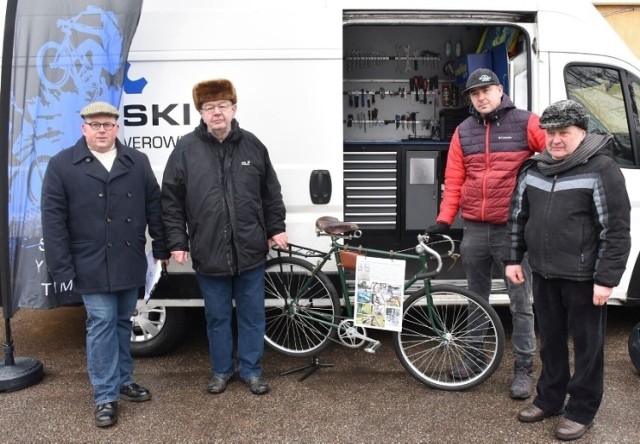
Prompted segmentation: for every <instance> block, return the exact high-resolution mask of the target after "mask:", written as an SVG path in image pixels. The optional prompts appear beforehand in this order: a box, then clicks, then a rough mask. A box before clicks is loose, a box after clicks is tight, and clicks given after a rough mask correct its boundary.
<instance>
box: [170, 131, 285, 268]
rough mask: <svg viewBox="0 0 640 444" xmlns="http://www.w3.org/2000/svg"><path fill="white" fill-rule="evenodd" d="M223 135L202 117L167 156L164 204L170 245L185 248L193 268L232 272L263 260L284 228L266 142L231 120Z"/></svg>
mask: <svg viewBox="0 0 640 444" xmlns="http://www.w3.org/2000/svg"><path fill="white" fill-rule="evenodd" d="M232 125H233V128H232V131H231V132H230V133H229V135H228V136H227V138H226V139H225V140H224V141H223V142H222V143H220V142H219V141H218V140H217V139H216V138H215V137H213V135H212V134H210V133H208V132H207V127H206V125H205V124H204V123H203V122H202V121H201V122H200V125H199V126H198V127H196V128H195V130H194V131H193V132H191V133H189V134H187V135H185V136H184V137H182V138H181V139H180V140H179V141H178V143H177V144H176V147H175V149H174V150H173V152H172V153H171V155H170V156H169V160H168V161H167V166H166V169H165V171H164V176H163V179H162V210H163V219H164V224H165V228H166V230H167V246H168V248H169V250H170V251H190V252H191V260H192V263H193V268H194V270H195V271H197V272H199V273H202V274H204V275H209V276H218V277H222V276H232V275H234V274H235V273H242V272H243V271H246V270H250V269H252V268H255V267H257V266H259V265H261V264H262V263H264V262H265V260H266V255H267V253H268V243H267V241H268V239H269V238H270V237H272V236H273V235H275V234H278V233H282V232H284V231H285V206H284V202H283V200H282V194H281V191H280V183H279V181H278V178H277V176H276V173H275V171H274V169H273V166H272V165H271V160H270V159H269V153H268V152H267V149H266V147H265V146H264V145H263V144H262V142H260V140H258V138H257V137H256V136H254V135H253V134H252V133H250V132H248V131H245V130H242V129H240V127H239V125H238V123H237V121H236V120H235V119H234V120H233V121H232Z"/></svg>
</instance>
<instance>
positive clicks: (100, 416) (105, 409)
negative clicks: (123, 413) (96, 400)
mask: <svg viewBox="0 0 640 444" xmlns="http://www.w3.org/2000/svg"><path fill="white" fill-rule="evenodd" d="M93 414H94V416H95V419H96V425H97V426H98V427H109V426H111V425H114V424H115V423H116V421H117V420H118V403H117V402H115V401H114V402H106V403H104V404H100V405H97V406H96V409H95V411H94V412H93Z"/></svg>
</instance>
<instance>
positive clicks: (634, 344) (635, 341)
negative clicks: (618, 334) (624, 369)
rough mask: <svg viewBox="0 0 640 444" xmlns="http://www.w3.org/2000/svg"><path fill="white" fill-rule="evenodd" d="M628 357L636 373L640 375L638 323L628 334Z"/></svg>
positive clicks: (639, 325) (639, 326)
mask: <svg viewBox="0 0 640 444" xmlns="http://www.w3.org/2000/svg"><path fill="white" fill-rule="evenodd" d="M629 357H630V358H631V363H632V364H633V366H634V367H635V368H636V372H638V373H640V322H638V323H637V324H636V325H635V326H634V327H633V328H632V329H631V333H629Z"/></svg>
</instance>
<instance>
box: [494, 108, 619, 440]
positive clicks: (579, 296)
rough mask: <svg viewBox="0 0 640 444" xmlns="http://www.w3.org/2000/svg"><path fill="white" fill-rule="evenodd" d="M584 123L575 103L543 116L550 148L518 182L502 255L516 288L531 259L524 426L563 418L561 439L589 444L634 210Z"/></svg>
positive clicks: (600, 140)
mask: <svg viewBox="0 0 640 444" xmlns="http://www.w3.org/2000/svg"><path fill="white" fill-rule="evenodd" d="M588 124H589V115H588V114H587V111H586V110H585V108H584V107H583V106H582V105H580V104H579V103H578V102H575V101H573V100H561V101H559V102H556V103H554V104H552V105H550V106H549V107H548V108H547V109H545V110H544V112H543V113H542V116H540V127H541V128H544V129H545V132H546V146H547V148H546V149H545V150H544V151H543V152H542V153H540V155H538V156H535V157H533V158H532V159H531V160H530V161H529V162H528V163H527V164H526V165H525V166H524V167H523V170H522V172H521V173H520V176H519V177H518V183H517V184H516V188H515V192H514V195H513V199H512V200H511V207H510V208H509V221H508V225H507V235H508V236H507V242H505V252H504V262H505V264H506V271H505V272H506V275H507V277H508V278H509V279H510V280H511V281H512V282H514V283H516V284H517V283H520V282H522V281H523V272H522V267H521V265H520V263H521V261H522V258H523V255H524V253H525V252H527V253H528V255H529V263H530V264H531V270H532V275H533V301H534V307H535V311H536V318H537V319H538V326H539V330H540V343H541V347H540V358H541V360H542V372H541V374H540V378H539V379H538V385H537V395H536V397H535V399H534V400H533V403H532V404H530V405H528V406H527V407H525V408H524V409H522V410H521V411H520V414H519V415H518V419H519V420H520V421H522V422H527V423H529V422H538V421H541V420H543V419H545V418H546V417H549V416H553V415H561V414H563V413H564V417H563V418H562V419H561V420H560V422H559V423H558V426H557V428H556V436H557V437H558V438H559V439H562V440H572V439H577V438H580V437H581V436H582V435H584V433H585V432H586V431H587V430H588V429H589V427H591V425H592V424H593V420H594V418H595V416H596V412H597V411H598V408H599V407H600V403H601V401H602V395H603V391H604V338H605V326H606V320H607V308H606V307H607V305H606V304H607V300H608V299H609V296H610V295H611V292H612V290H613V287H615V286H616V285H618V284H619V283H620V279H621V277H622V274H623V273H624V270H625V266H626V263H627V258H628V256H629V249H630V248H631V237H630V232H629V225H630V212H631V204H630V202H629V196H628V195H627V190H626V187H625V181H624V176H623V175H622V172H621V171H620V168H618V165H617V164H616V162H615V161H614V160H613V159H612V158H611V150H612V146H613V143H614V142H613V137H612V136H611V135H610V134H595V133H589V132H587V128H588ZM569 338H572V340H573V353H574V358H575V359H574V361H575V362H574V371H573V375H572V374H571V371H570V365H569V361H570V357H569V347H568V344H567V342H568V340H569ZM567 395H569V400H568V401H566V406H565V400H566V397H567Z"/></svg>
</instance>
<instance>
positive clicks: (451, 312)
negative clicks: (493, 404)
mask: <svg viewBox="0 0 640 444" xmlns="http://www.w3.org/2000/svg"><path fill="white" fill-rule="evenodd" d="M431 295H432V297H433V301H434V305H433V306H434V310H433V312H430V310H428V309H427V308H428V305H427V303H426V301H427V300H426V297H425V291H424V289H421V290H418V291H417V292H415V293H413V294H411V295H409V297H408V298H407V299H406V301H405V302H404V306H403V317H402V331H400V332H394V333H393V335H392V340H393V346H394V349H395V351H396V354H397V355H398V359H399V360H400V362H401V363H402V365H403V366H404V368H405V369H406V370H407V371H408V372H409V374H411V376H413V377H414V378H416V379H417V380H418V381H420V382H422V383H423V384H426V385H427V386H429V387H431V388H435V389H439V390H447V391H456V390H465V389H469V388H472V387H475V386H477V385H479V384H482V383H483V382H484V381H486V380H487V379H488V378H489V377H490V376H491V375H492V374H493V373H494V372H495V371H496V369H497V368H498V366H499V365H500V361H501V360H502V355H503V353H504V342H505V339H504V328H503V327H502V322H501V321H500V318H499V316H498V314H497V313H496V311H495V310H494V309H493V307H491V305H490V304H489V303H488V302H487V301H485V300H484V299H483V298H481V297H480V296H478V295H476V294H475V293H473V292H471V291H469V290H467V289H465V288H461V287H456V286H454V285H434V286H432V287H431ZM469 307H473V308H474V309H477V310H479V311H475V312H474V313H477V314H478V317H477V320H476V322H477V323H479V324H480V325H479V326H477V327H476V326H469V325H468V322H467V319H468V314H467V311H468V308H469ZM432 319H433V322H432ZM433 324H435V325H433ZM472 338H475V339H472ZM478 338H480V339H478ZM463 358H473V359H476V360H477V362H478V363H477V364H474V366H475V368H474V370H473V371H472V372H470V373H471V375H470V376H469V377H464V378H462V377H454V376H453V372H452V371H451V370H452V368H453V367H455V366H456V365H458V364H459V363H460V362H461V361H462V359H463ZM474 362H475V361H474Z"/></svg>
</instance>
